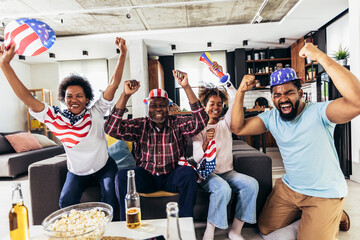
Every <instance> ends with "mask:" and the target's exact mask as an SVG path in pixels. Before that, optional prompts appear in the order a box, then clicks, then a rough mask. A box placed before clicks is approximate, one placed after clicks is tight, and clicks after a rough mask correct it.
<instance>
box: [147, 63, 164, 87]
mask: <svg viewBox="0 0 360 240" xmlns="http://www.w3.org/2000/svg"><path fill="white" fill-rule="evenodd" d="M148 73H149V90H151V89H155V88H161V89H165V87H164V70H163V67H162V66H161V64H160V62H159V61H158V60H148Z"/></svg>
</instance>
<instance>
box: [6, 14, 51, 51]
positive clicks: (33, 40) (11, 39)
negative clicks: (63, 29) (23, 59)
mask: <svg viewBox="0 0 360 240" xmlns="http://www.w3.org/2000/svg"><path fill="white" fill-rule="evenodd" d="M4 34H5V46H6V47H9V46H11V44H12V43H15V44H16V48H15V53H16V54H19V55H24V56H36V55H39V54H41V53H43V52H45V51H46V50H48V49H49V48H50V47H51V46H52V45H53V44H54V42H55V40H56V36H55V32H54V30H52V29H51V28H50V27H49V25H47V24H46V23H44V22H41V21H38V20H36V19H30V18H21V19H17V20H14V21H11V22H10V23H9V24H7V25H6V27H5V32H4Z"/></svg>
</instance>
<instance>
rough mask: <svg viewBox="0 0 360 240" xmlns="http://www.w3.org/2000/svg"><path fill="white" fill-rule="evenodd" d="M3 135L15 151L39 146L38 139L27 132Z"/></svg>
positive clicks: (23, 150)
mask: <svg viewBox="0 0 360 240" xmlns="http://www.w3.org/2000/svg"><path fill="white" fill-rule="evenodd" d="M5 137H6V139H7V140H8V141H9V143H10V144H11V146H12V147H13V148H14V149H15V152H17V153H19V152H26V151H30V150H36V149H40V148H41V145H40V143H39V142H38V140H37V139H36V138H35V137H34V136H33V135H31V133H29V132H24V133H16V134H12V135H6V136H5Z"/></svg>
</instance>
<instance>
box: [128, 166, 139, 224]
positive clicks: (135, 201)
mask: <svg viewBox="0 0 360 240" xmlns="http://www.w3.org/2000/svg"><path fill="white" fill-rule="evenodd" d="M127 176H128V183H127V193H126V196H125V207H126V226H127V227H128V228H130V229H135V228H138V227H140V225H141V212H140V196H139V194H138V193H137V192H136V187H135V172H134V170H129V171H128V172H127Z"/></svg>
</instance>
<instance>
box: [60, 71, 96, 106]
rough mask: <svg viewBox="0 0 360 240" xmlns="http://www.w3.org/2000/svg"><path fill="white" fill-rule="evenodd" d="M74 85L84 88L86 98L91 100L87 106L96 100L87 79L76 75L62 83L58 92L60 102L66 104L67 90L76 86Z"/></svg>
mask: <svg viewBox="0 0 360 240" xmlns="http://www.w3.org/2000/svg"><path fill="white" fill-rule="evenodd" d="M74 85H76V86H80V87H82V89H83V90H84V93H85V97H86V98H87V99H89V102H88V103H87V104H86V106H87V105H89V103H90V102H91V101H92V100H93V99H94V94H93V90H92V87H91V85H90V83H89V81H88V80H87V79H86V78H84V77H82V76H80V75H76V74H71V75H69V76H67V77H65V78H64V80H62V82H61V83H60V86H59V91H58V99H59V101H60V102H62V103H64V102H65V92H66V89H67V88H68V87H69V86H74Z"/></svg>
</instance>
